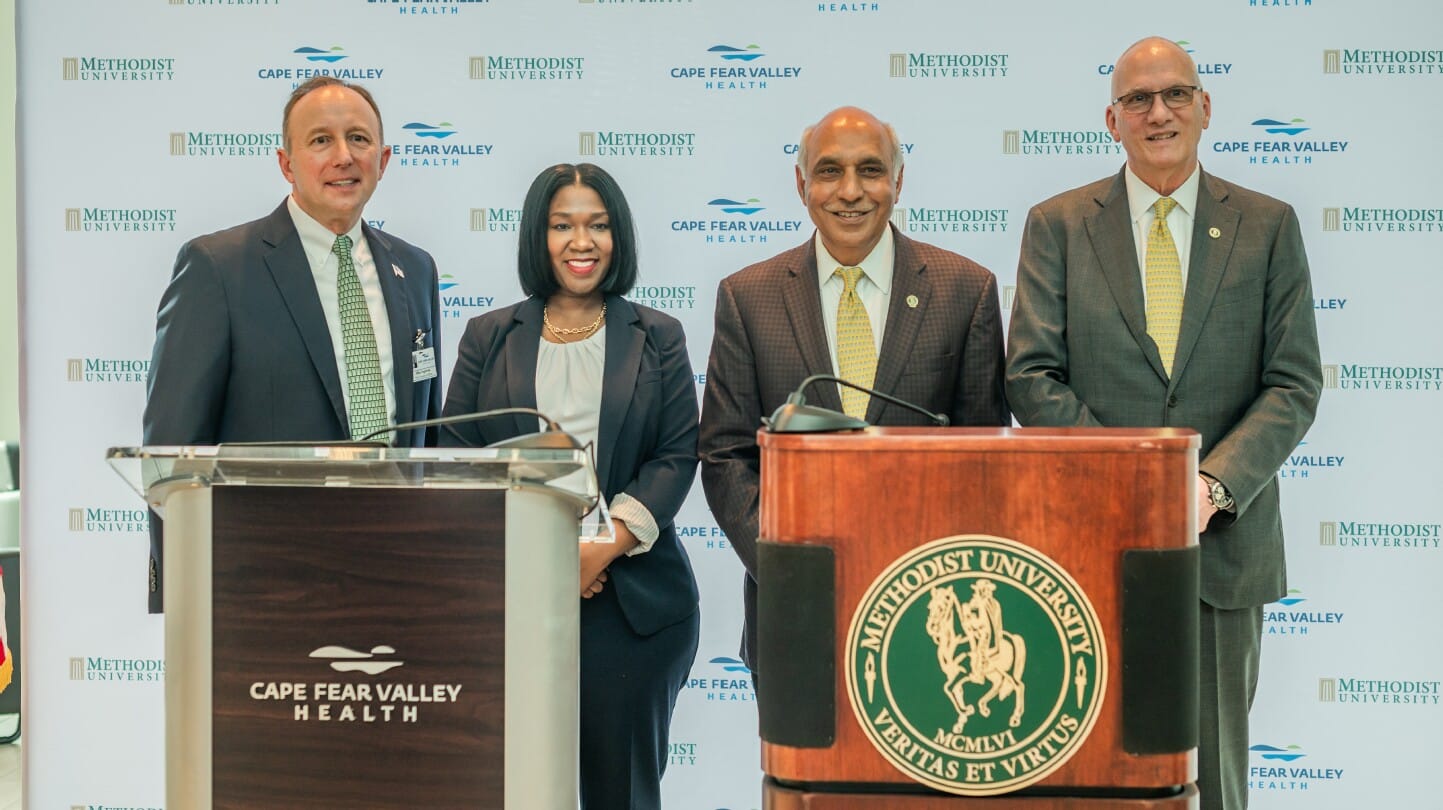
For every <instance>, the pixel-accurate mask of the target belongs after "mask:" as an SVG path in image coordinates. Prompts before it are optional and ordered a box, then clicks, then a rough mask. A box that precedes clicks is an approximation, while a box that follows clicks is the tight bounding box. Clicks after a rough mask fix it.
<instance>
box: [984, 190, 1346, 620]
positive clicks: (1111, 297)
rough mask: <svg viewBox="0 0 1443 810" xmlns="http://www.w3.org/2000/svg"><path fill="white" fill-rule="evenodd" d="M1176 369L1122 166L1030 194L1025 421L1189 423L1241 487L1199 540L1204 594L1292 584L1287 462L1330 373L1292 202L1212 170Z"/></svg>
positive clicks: (1233, 488)
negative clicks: (1160, 331) (1287, 576)
mask: <svg viewBox="0 0 1443 810" xmlns="http://www.w3.org/2000/svg"><path fill="white" fill-rule="evenodd" d="M1196 207H1197V211H1196V213H1195V215H1194V217H1193V234H1192V254H1191V257H1190V258H1189V262H1188V275H1187V288H1186V290H1185V292H1184V297H1183V313H1182V327H1181V331H1180V332H1179V335H1178V344H1177V352H1176V354H1175V355H1174V359H1173V373H1172V377H1171V378H1169V377H1168V375H1167V374H1166V373H1164V371H1163V367H1162V360H1161V358H1160V356H1159V355H1158V351H1157V346H1156V345H1155V344H1154V343H1153V341H1152V338H1150V337H1148V335H1147V323H1146V316H1145V308H1144V306H1143V285H1142V278H1141V275H1140V273H1139V271H1138V259H1137V248H1136V245H1135V242H1134V240H1133V231H1132V217H1131V213H1130V211H1129V209H1128V201H1127V185H1126V181H1125V180H1124V176H1123V173H1121V172H1119V173H1118V174H1117V175H1116V176H1114V177H1110V178H1106V179H1103V180H1100V181H1098V182H1095V183H1092V184H1091V185H1087V186H1083V187H1081V188H1078V189H1073V190H1072V191H1068V192H1066V193H1063V194H1060V195H1058V196H1056V197H1053V198H1052V199H1050V200H1047V201H1046V202H1043V203H1041V204H1039V205H1037V206H1036V207H1034V208H1033V209H1032V211H1031V212H1030V213H1029V214H1028V217H1027V226H1026V228H1025V229H1024V231H1023V235H1022V256H1021V260H1020V262H1019V264H1018V269H1017V298H1016V303H1015V305H1014V310H1013V315H1012V322H1011V334H1010V337H1009V344H1008V363H1007V395H1008V401H1009V402H1010V404H1011V406H1012V409H1013V411H1014V412H1016V414H1017V418H1018V420H1019V421H1020V422H1021V423H1022V424H1023V425H1052V426H1074V425H1106V426H1112V427H1163V426H1169V427H1186V428H1192V429H1193V430H1196V431H1197V432H1198V433H1200V434H1202V447H1201V451H1200V455H1199V464H1198V466H1199V469H1200V470H1201V471H1203V472H1205V473H1207V474H1208V475H1211V476H1212V477H1214V478H1216V479H1218V480H1219V481H1222V482H1223V484H1225V485H1226V486H1227V488H1228V490H1229V491H1230V492H1232V494H1233V496H1234V498H1236V499H1237V512H1236V515H1235V516H1233V515H1229V514H1228V513H1219V515H1217V516H1216V517H1215V518H1214V519H1213V521H1212V524H1211V526H1210V527H1209V529H1208V531H1207V533H1206V534H1205V535H1204V536H1203V540H1202V598H1203V601H1205V602H1207V603H1209V604H1211V605H1213V606H1215V607H1219V608H1224V609H1236V608H1241V607H1249V606H1256V605H1262V604H1266V603H1268V602H1271V601H1273V600H1275V599H1278V598H1279V597H1281V596H1282V595H1283V593H1284V570H1283V526H1282V518H1281V515H1280V512H1279V506H1278V482H1277V471H1278V468H1279V467H1280V466H1281V465H1282V464H1283V462H1284V461H1285V460H1286V459H1287V457H1288V454H1289V453H1291V452H1292V451H1293V449H1294V448H1295V447H1297V446H1298V442H1299V441H1301V440H1302V438H1303V435H1304V434H1305V433H1307V430H1308V427H1309V425H1311V424H1312V422H1313V416H1314V414H1315V413H1316V412H1317V407H1318V395H1319V391H1320V389H1321V387H1322V368H1321V365H1320V361H1319V359H1318V334H1317V329H1316V327H1315V325H1314V319H1313V297H1312V295H1313V293H1312V286H1311V283H1310V281H1309V277H1308V260H1307V256H1306V255H1305V254H1304V252H1303V240H1302V235H1301V233H1300V231H1299V228H1298V218H1297V215H1296V214H1294V213H1293V209H1292V208H1291V207H1290V206H1288V205H1287V204H1285V203H1283V202H1280V201H1278V200H1275V199H1273V198H1271V197H1267V196H1264V195H1262V194H1258V193H1257V192H1253V191H1249V190H1247V189H1245V188H1240V187H1238V186H1235V185H1233V184H1231V183H1228V182H1225V181H1223V180H1220V179H1218V178H1216V177H1213V176H1212V175H1210V174H1207V173H1206V172H1204V173H1202V176H1201V181H1200V183H1199V187H1198V199H1197V206H1196Z"/></svg>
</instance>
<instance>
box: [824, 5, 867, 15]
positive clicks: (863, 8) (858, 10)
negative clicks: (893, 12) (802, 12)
mask: <svg viewBox="0 0 1443 810" xmlns="http://www.w3.org/2000/svg"><path fill="white" fill-rule="evenodd" d="M881 10H882V4H881V3H817V13H819V14H868V13H872V12H877V11H881Z"/></svg>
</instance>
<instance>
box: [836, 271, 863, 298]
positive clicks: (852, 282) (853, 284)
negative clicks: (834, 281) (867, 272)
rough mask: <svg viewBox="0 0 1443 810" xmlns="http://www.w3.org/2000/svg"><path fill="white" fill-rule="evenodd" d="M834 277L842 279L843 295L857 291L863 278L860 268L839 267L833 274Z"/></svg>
mask: <svg viewBox="0 0 1443 810" xmlns="http://www.w3.org/2000/svg"><path fill="white" fill-rule="evenodd" d="M832 275H834V276H841V278H842V293H843V294H846V293H849V292H852V291H854V290H856V289H857V282H858V281H860V280H861V278H862V268H860V267H838V268H837V269H836V270H834V271H833V272H832Z"/></svg>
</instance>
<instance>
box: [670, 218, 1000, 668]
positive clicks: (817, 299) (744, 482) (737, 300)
mask: <svg viewBox="0 0 1443 810" xmlns="http://www.w3.org/2000/svg"><path fill="white" fill-rule="evenodd" d="M893 238H894V239H895V253H894V265H893V266H894V272H893V276H892V296H891V305H890V309H889V311H888V312H887V322H886V328H885V329H884V330H883V334H882V350H881V352H880V353H879V354H878V356H877V375H876V380H875V384H874V385H873V387H874V388H876V389H877V390H879V391H885V392H887V393H889V394H892V395H893V396H896V397H900V398H901V399H904V400H906V401H908V402H913V403H915V404H917V405H920V406H922V407H923V408H926V409H928V410H931V411H936V412H940V413H945V414H947V415H948V416H949V417H950V418H951V420H952V424H953V425H959V426H961V425H1006V424H1010V423H1011V419H1010V417H1009V416H1008V413H1007V403H1006V400H1005V397H1004V395H1003V391H1002V322H1001V318H1000V312H999V310H1000V306H999V305H998V298H997V279H996V277H994V276H993V275H992V273H991V272H989V271H988V270H987V269H986V268H984V267H982V266H981V265H979V264H977V263H976V262H973V261H972V260H970V259H967V258H965V257H963V256H959V255H957V254H956V253H952V252H949V251H946V250H942V249H941V248H938V247H934V246H932V245H928V244H926V243H923V242H917V241H914V240H912V239H909V238H907V237H905V236H903V235H902V234H900V233H897V232H895V230H894V232H893ZM910 296H916V298H917V305H916V306H915V307H912V306H909V305H908V303H907V301H908V298H909V297H910ZM834 373H835V371H834V370H833V368H832V359H831V354H830V351H829V348H828V346H827V337H826V331H825V327H824V325H823V323H822V300H821V289H820V287H819V285H818V283H817V256H816V249H815V243H814V241H813V240H812V239H808V240H807V241H806V243H805V244H803V245H801V246H799V247H796V248H793V249H791V250H789V251H787V252H785V253H782V254H781V255H779V256H775V257H773V258H771V259H768V260H766V261H764V262H760V263H758V264H754V265H752V266H750V267H748V268H746V269H744V270H741V271H738V272H737V273H734V274H733V275H731V276H728V277H727V278H725V279H723V280H722V282H721V286H720V287H719V288H718V289H717V303H716V331H715V334H714V336H713V338H712V346H711V360H710V362H708V364H707V378H706V391H705V394H704V396H703V398H702V412H701V433H700V440H699V442H698V451H699V454H700V456H701V480H702V487H703V489H705V491H706V500H707V504H708V505H710V506H711V510H712V514H713V515H714V516H715V517H716V520H717V523H718V525H720V526H721V529H722V531H723V532H725V533H726V536H727V540H728V541H729V542H730V543H731V545H732V548H734V549H736V552H737V556H739V557H741V560H742V564H743V565H744V566H746V571H747V576H746V583H745V594H744V596H745V600H746V626H745V629H744V631H743V638H742V658H743V660H745V661H746V664H747V666H749V667H752V668H753V669H755V665H756V637H755V624H756V565H757V531H758V529H757V523H758V521H757V503H758V493H759V490H760V483H761V477H760V451H759V449H758V448H757V442H756V434H757V429H758V428H759V427H761V420H762V417H763V416H770V415H771V413H772V411H774V410H776V409H777V407H778V406H780V405H782V404H783V403H784V402H786V399H787V395H788V394H790V393H791V392H792V391H793V390H795V389H796V387H797V385H798V384H799V383H801V381H802V380H803V379H805V378H806V377H807V376H809V375H812V374H834ZM807 397H808V400H809V401H810V402H812V403H815V404H817V405H820V406H822V407H825V408H831V409H833V410H837V411H840V410H841V409H842V402H841V397H840V396H839V395H838V393H837V387H836V386H835V385H831V384H825V383H824V384H818V385H814V386H812V387H811V388H809V389H808V390H807ZM867 421H868V422H870V423H872V424H874V425H925V424H930V423H929V422H928V421H927V420H926V418H925V417H923V416H921V415H919V414H915V413H912V412H911V411H907V410H905V409H902V408H898V407H897V406H895V405H889V404H888V403H886V402H884V401H882V400H880V399H877V398H875V397H873V398H872V401H871V404H870V405H869V406H868V408H867Z"/></svg>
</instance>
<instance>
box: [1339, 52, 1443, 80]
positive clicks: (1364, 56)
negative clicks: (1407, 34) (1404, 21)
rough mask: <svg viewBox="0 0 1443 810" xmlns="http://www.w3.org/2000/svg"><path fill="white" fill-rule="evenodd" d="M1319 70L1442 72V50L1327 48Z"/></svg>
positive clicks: (1408, 73) (1395, 73)
mask: <svg viewBox="0 0 1443 810" xmlns="http://www.w3.org/2000/svg"><path fill="white" fill-rule="evenodd" d="M1323 72H1324V73H1327V74H1337V75H1342V76H1390V77H1391V76H1423V75H1428V76H1436V75H1438V74H1440V73H1443V50H1415V49H1402V48H1378V49H1370V48H1328V49H1325V50H1324V51H1323Z"/></svg>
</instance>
